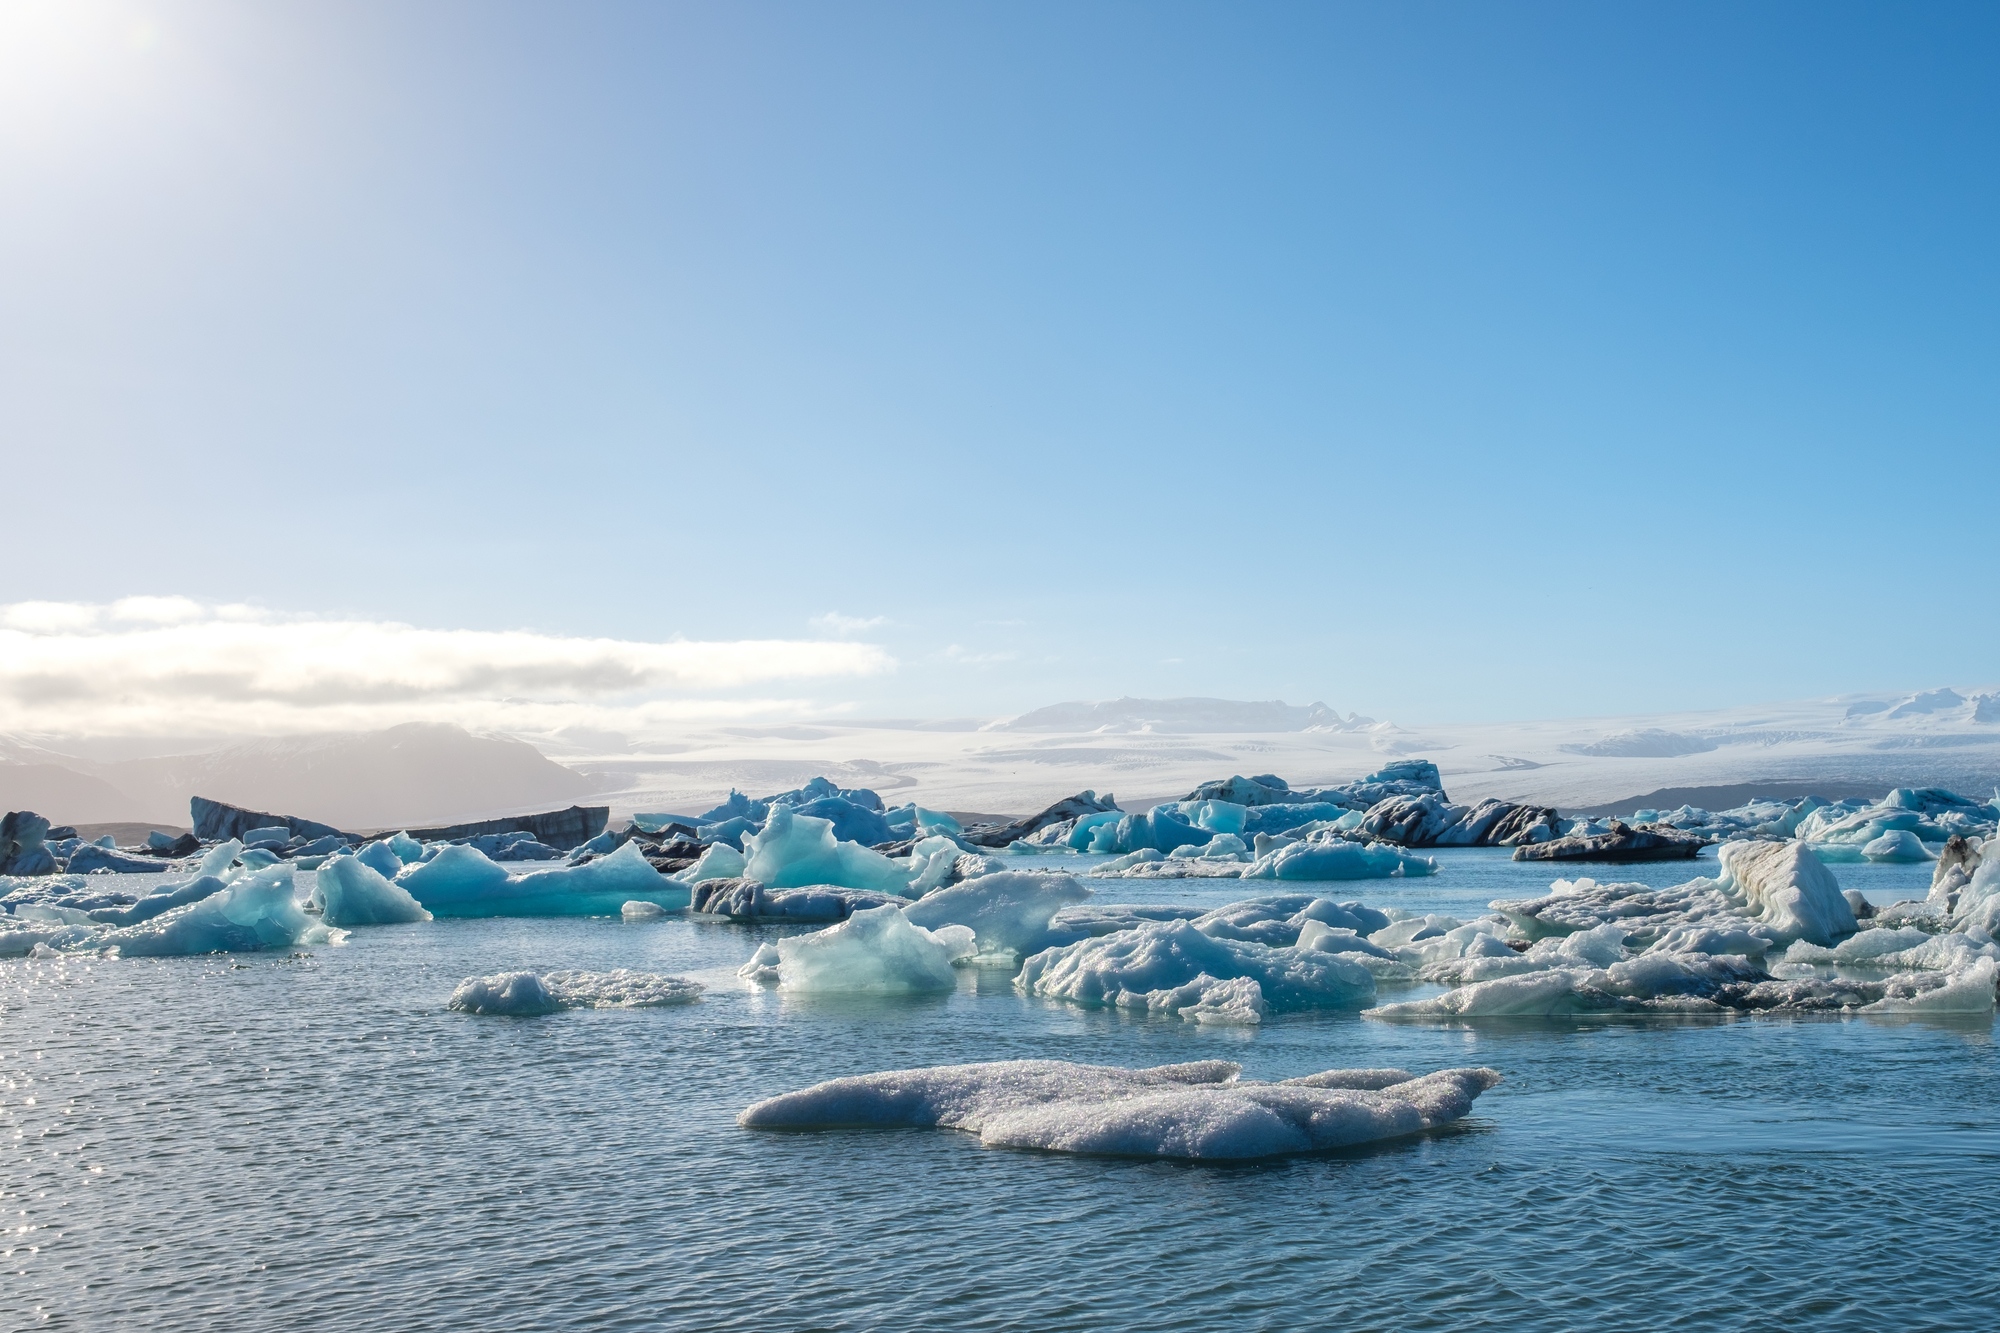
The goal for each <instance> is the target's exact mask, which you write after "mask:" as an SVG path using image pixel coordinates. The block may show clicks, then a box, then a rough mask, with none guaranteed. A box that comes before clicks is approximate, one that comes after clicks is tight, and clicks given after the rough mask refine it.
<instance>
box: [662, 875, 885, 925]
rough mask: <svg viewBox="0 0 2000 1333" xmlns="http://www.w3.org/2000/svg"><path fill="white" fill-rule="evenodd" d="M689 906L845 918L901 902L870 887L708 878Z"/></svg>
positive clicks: (713, 912) (758, 915)
mask: <svg viewBox="0 0 2000 1333" xmlns="http://www.w3.org/2000/svg"><path fill="white" fill-rule="evenodd" d="M693 892H694V896H693V898H692V900H691V901H690V902H689V904H688V910H689V911H691V912H693V913H695V914H696V915H697V916H720V917H727V918H729V919H730V920H731V921H801V922H804V921H811V922H822V921H845V920H847V918H848V917H850V916H853V915H854V914H855V913H856V912H859V911H866V910H867V909H869V908H871V907H881V906H882V905H884V904H885V903H895V904H897V905H901V903H902V902H903V900H902V899H901V898H899V897H897V896H895V895H894V894H888V893H876V892H874V891H872V890H869V889H839V888H834V887H832V886H831V885H813V886H811V887H808V888H803V889H773V888H771V887H769V886H768V885H764V884H759V883H758V882H757V881H756V880H754V879H706V880H703V881H702V882H701V883H699V884H697V885H695V886H694V891H693Z"/></svg>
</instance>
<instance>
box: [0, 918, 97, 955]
mask: <svg viewBox="0 0 2000 1333" xmlns="http://www.w3.org/2000/svg"><path fill="white" fill-rule="evenodd" d="M97 940H98V928H97V927H95V926H79V925H68V924H65V923H63V922H60V921H30V920H29V919H27V918H24V917H22V916H20V914H19V913H16V914H15V915H14V916H11V917H7V916H0V958H47V957H49V956H50V955H51V954H56V953H67V952H70V951H73V950H77V949H89V948H92V947H94V946H95V945H96V943H97Z"/></svg>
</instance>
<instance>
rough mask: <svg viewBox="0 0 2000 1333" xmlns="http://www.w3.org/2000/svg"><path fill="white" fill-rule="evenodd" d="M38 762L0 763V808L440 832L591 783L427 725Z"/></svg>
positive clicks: (63, 815)
mask: <svg viewBox="0 0 2000 1333" xmlns="http://www.w3.org/2000/svg"><path fill="white" fill-rule="evenodd" d="M19 757H20V758H29V757H30V756H27V755H21V756H19ZM32 758H33V759H34V760H35V761H37V762H29V763H22V762H18V761H17V762H15V763H7V764H0V793H4V795H5V799H4V801H0V804H4V805H5V807H6V808H7V809H16V810H18V809H24V808H25V809H33V810H36V811H38V812H39V813H41V814H44V815H47V816H48V817H49V818H50V819H52V820H55V821H56V822H58V823H98V822H103V821H107V820H115V819H133V820H170V821H172V822H173V823H175V824H186V823H187V820H188V806H187V802H188V797H190V796H194V795H201V796H211V797H214V798H215V799H217V800H221V801H227V802H229V803H230V804H232V805H242V806H248V807H250V808H252V809H257V810H273V811H279V812H282V813H285V814H295V815H302V816H305V817H306V818H309V819H316V820H319V821H321V822H323V823H328V824H334V825H338V826H340V827H342V828H356V829H366V828H382V827H389V826H392V825H417V824H441V823H451V822H457V821H461V820H470V819H485V818H492V817H495V816H499V815H507V814H519V813H523V812H526V811H530V810H541V809H547V808H549V807H551V806H562V805H568V804H570V803H571V802H573V801H578V800H581V799H583V798H584V797H587V796H589V795H590V794H591V792H592V790H593V789H594V786H595V784H594V783H593V782H592V781H591V780H590V779H589V778H587V777H584V776H583V775H581V774H579V773H577V772H575V771H574V770H572V769H568V768H565V767H563V766H562V765H561V764H558V763H556V762H554V761H553V760H550V759H548V758H546V757H544V756H543V755H542V753H541V751H539V750H537V749H535V747H534V746H532V745H529V744H528V743H527V742H525V741H519V740H514V739H513V738H511V737H507V736H490V735H474V734H473V733H471V732H468V731H466V730H465V729H464V728H462V727H457V726H452V725H449V724H445V723H428V722H411V723H406V724H404V725H403V726H399V727H390V728H388V729H387V730H385V731H372V732H347V733H336V734H330V735H319V736H290V737H279V738H274V739H270V740H258V741H247V742H244V743H242V744H238V745H231V746H226V747H224V748H223V749H220V750H213V751H209V752H207V753H203V754H191V755H170V756H167V757H164V758H152V759H129V760H123V761H118V762H111V763H101V762H92V761H90V760H84V759H76V758H72V757H69V756H60V755H49V754H48V753H47V752H46V751H43V752H41V753H38V754H35V755H33V756H32Z"/></svg>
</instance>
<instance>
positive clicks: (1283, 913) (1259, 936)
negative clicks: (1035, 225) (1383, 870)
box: [1194, 893, 1389, 948]
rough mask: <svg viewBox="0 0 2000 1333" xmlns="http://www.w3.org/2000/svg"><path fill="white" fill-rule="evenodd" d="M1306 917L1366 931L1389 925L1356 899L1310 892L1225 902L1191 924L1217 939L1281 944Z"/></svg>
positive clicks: (1295, 937) (1292, 940)
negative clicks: (1335, 898) (1334, 899)
mask: <svg viewBox="0 0 2000 1333" xmlns="http://www.w3.org/2000/svg"><path fill="white" fill-rule="evenodd" d="M1308 921H1317V922H1320V923H1321V924H1323V925H1328V926H1338V927H1342V928H1344V929H1347V930H1352V931H1354V932H1356V933H1357V934H1369V933H1372V932H1374V931H1377V930H1381V929H1384V928H1385V927H1387V926H1388V925H1389V918H1388V917H1387V916H1386V915H1384V914H1383V913H1381V912H1378V911H1376V910H1375V909H1374V908H1372V907H1364V906H1362V905H1361V904H1360V903H1358V902H1346V903H1336V902H1332V901H1329V900H1328V899H1325V898H1321V897H1318V896H1317V895H1315V894H1310V893H1276V894H1271V895H1269V896H1267V897H1262V898H1246V899H1244V900H1243V901H1241V902H1234V903H1227V904H1225V905H1223V906H1221V907H1218V908H1215V909H1214V910H1213V911H1210V912H1206V913H1204V914H1202V915H1201V916H1198V917H1196V918H1195V919H1194V927H1195V929H1196V930H1199V931H1201V932H1202V933H1203V934H1204V935H1213V936H1215V937H1216V938H1217V939H1229V940H1250V941H1253V942H1254V943H1257V944H1268V945H1270V946H1272V947H1273V948H1283V947H1285V946H1287V945H1292V944H1297V943H1298V942H1299V931H1300V930H1301V929H1302V928H1303V927H1304V926H1305V924H1306V923H1307V922H1308Z"/></svg>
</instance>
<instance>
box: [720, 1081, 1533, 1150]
mask: <svg viewBox="0 0 2000 1333" xmlns="http://www.w3.org/2000/svg"><path fill="white" fill-rule="evenodd" d="M1239 1072H1240V1066H1237V1065H1234V1064H1230V1063H1227V1062H1225V1061H1220V1060H1204V1061H1201V1062H1199V1063H1195V1064H1184V1065H1161V1066H1157V1067H1155V1068H1152V1069H1120V1068H1116V1067H1113V1066H1107V1065H1079V1064H1070V1063H1068V1062H1066V1061H1061V1060H1002V1061H994V1062H991V1063H986V1064H970V1065H946V1066H941V1067H934V1068H930V1069H905V1070H898V1071H895V1072H893V1073H884V1074H864V1075H860V1076H857V1077H852V1078H839V1079H833V1080H830V1081H828V1082H825V1083H821V1084H818V1085H816V1086H814V1087H811V1088H807V1089H804V1090H803V1091H800V1092H793V1093H787V1094H784V1095H783V1096H779V1097H772V1098H770V1099H768V1100H766V1101H761V1102H758V1103H756V1104H755V1105H754V1106H751V1107H749V1108H747V1109H746V1110H745V1111H744V1112H743V1113H742V1114H741V1115H740V1116H738V1117H737V1123H738V1124H739V1125H741V1126H743V1127H744V1128H745V1129H766V1130H772V1129H787V1130H810V1129H836V1128H853V1127H869V1128H888V1127H925V1128H931V1127H935V1128H944V1129H958V1130H964V1131H966V1132H968V1133H971V1134H977V1135H978V1136H979V1138H980V1141H981V1142H982V1143H985V1144H988V1145H991V1146H995V1147H1009V1148H1032V1149H1040V1150H1043V1151H1048V1152H1071V1153H1100V1154H1107V1155H1114V1156H1122V1157H1165V1158H1178V1159H1186V1160H1194V1161H1245V1160H1254V1159H1257V1158H1267V1157H1280V1156H1286V1155H1289V1154H1294V1153H1308V1152H1324V1151H1327V1150H1329V1149H1335V1148H1350V1147H1353V1146H1355V1145H1356V1144H1362V1143H1372V1142H1377V1141H1380V1140H1383V1139H1395V1138H1402V1137H1405V1136H1408V1135H1412V1134H1418V1133H1422V1132H1423V1131H1425V1130H1429V1129H1435V1128H1437V1127H1438V1126H1440V1125H1445V1124H1449V1123H1451V1122H1452V1121H1455V1120H1458V1119H1460V1118H1462V1117H1463V1116H1465V1115H1466V1113H1467V1112H1469V1111H1470V1110H1471V1109H1472V1103H1473V1100H1474V1099H1475V1098H1477V1097H1478V1096H1479V1094H1480V1093H1482V1092H1484V1091H1485V1090H1486V1089H1488V1088H1491V1087H1493V1086H1494V1085H1495V1084H1496V1083H1498V1082H1499V1081H1500V1076H1499V1075H1498V1074H1497V1073H1495V1072H1494V1071H1492V1070H1490V1069H1448V1070H1442V1071H1440V1072H1438V1073H1435V1074H1429V1075H1426V1076H1424V1077H1422V1078H1412V1077H1411V1076H1410V1075H1409V1074H1408V1073H1406V1072H1405V1071H1403V1070H1400V1069H1393V1070H1378V1069H1367V1070H1329V1071H1327V1072H1326V1073H1323V1074H1315V1075H1312V1076H1310V1077H1308V1078H1300V1079H1289V1080H1286V1081H1285V1082H1282V1083H1260V1082H1254V1081H1242V1080H1239V1079H1238V1078H1237V1074H1238V1073H1239Z"/></svg>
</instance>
